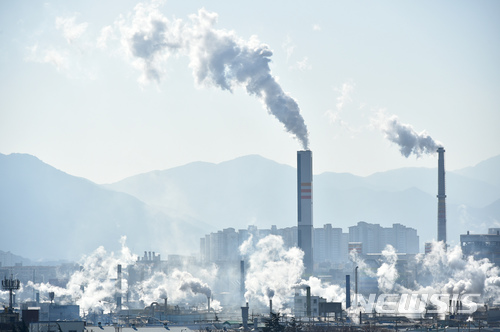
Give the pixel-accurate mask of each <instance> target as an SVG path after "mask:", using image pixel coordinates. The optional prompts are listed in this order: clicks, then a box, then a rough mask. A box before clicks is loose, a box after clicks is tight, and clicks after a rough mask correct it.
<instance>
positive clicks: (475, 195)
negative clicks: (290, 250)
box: [0, 154, 500, 261]
mask: <svg viewBox="0 0 500 332" xmlns="http://www.w3.org/2000/svg"><path fill="white" fill-rule="evenodd" d="M499 169H500V156H497V157H493V158H490V159H488V160H486V161H483V162H481V163H479V164H478V165H476V166H474V167H468V168H465V169H462V170H458V171H453V172H450V171H448V172H447V173H446V188H447V192H446V193H447V213H448V215H447V217H448V221H447V223H448V228H447V233H448V241H449V243H450V244H458V243H459V236H460V234H464V233H465V232H467V231H468V230H470V231H471V232H473V233H485V232H487V228H488V227H497V226H499V225H500V224H499V221H500V176H499V171H498V170H499ZM296 181H297V180H296V170H295V168H293V167H291V166H288V165H282V164H278V163H276V162H274V161H272V160H269V159H265V158H263V157H260V156H258V155H251V156H245V157H240V158H237V159H234V160H230V161H227V162H222V163H219V164H212V163H206V162H194V163H190V164H187V165H184V166H180V167H176V168H171V169H167V170H162V171H152V172H148V173H144V174H139V175H135V176H132V177H129V178H126V179H123V180H121V181H119V182H116V183H113V184H108V185H98V184H95V183H93V182H91V181H89V180H86V179H84V178H79V177H75V176H71V175H69V174H66V173H64V172H62V171H60V170H57V169H55V168H53V167H52V166H50V165H47V164H45V163H43V162H42V161H40V160H39V159H38V158H36V157H34V156H31V155H26V154H10V155H3V154H0V220H1V223H2V225H3V227H2V236H1V242H0V250H3V251H10V252H13V253H15V254H17V255H21V256H23V257H28V258H30V259H32V260H35V261H40V260H54V259H66V260H76V259H78V258H80V257H81V255H82V254H88V253H90V252H91V251H93V250H95V249H96V248H97V247H99V246H104V247H105V248H106V250H109V251H117V250H120V247H121V244H120V243H121V241H123V240H122V237H123V236H126V244H127V246H128V247H129V248H130V249H131V250H132V251H133V252H134V253H137V254H140V253H141V252H142V251H144V250H146V251H156V252H158V253H162V254H196V253H197V252H198V251H199V239H200V238H201V237H203V236H204V235H205V234H207V233H210V232H216V231H218V230H222V229H223V228H228V227H232V228H235V229H242V228H247V227H248V225H256V226H258V227H259V228H270V227H271V225H276V226H277V227H279V228H280V227H290V226H294V225H296V219H297V212H296V210H297V198H296V191H297V187H296V186H297V183H296ZM436 194H437V168H436V169H432V168H402V169H396V170H391V171H386V172H381V173H376V174H373V175H370V176H367V177H360V176H355V175H352V174H349V173H330V172H327V173H322V174H318V175H315V176H314V194H313V201H314V224H315V227H322V226H323V225H324V224H332V226H333V227H341V228H343V230H344V232H347V231H348V227H349V226H353V225H355V224H356V223H357V222H359V221H366V222H369V223H377V224H380V225H382V226H385V227H388V226H389V227H390V226H391V225H392V224H394V223H401V224H403V225H406V226H409V227H413V228H415V229H417V231H418V234H419V236H420V240H421V250H423V243H424V242H426V241H430V240H432V239H433V238H436V232H437V222H436V220H437V198H436Z"/></svg>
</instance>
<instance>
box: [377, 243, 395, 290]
mask: <svg viewBox="0 0 500 332" xmlns="http://www.w3.org/2000/svg"><path fill="white" fill-rule="evenodd" d="M382 257H383V260H384V262H383V263H382V265H380V267H379V268H378V269H377V277H378V279H377V281H378V289H379V291H380V292H383V293H389V292H391V291H393V290H394V285H395V284H396V279H397V278H398V270H397V269H396V262H397V261H398V256H397V254H396V249H394V247H393V246H391V245H390V244H389V245H387V247H386V248H385V249H384V250H382Z"/></svg>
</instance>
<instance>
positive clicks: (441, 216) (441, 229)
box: [437, 147, 446, 249]
mask: <svg viewBox="0 0 500 332" xmlns="http://www.w3.org/2000/svg"><path fill="white" fill-rule="evenodd" d="M444 151H445V150H444V148H443V147H439V148H438V149H437V153H438V194H437V198H438V229H437V232H438V233H437V240H438V241H443V244H444V247H445V249H446V185H445V171H444Z"/></svg>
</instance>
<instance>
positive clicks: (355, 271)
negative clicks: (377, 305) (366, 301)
mask: <svg viewBox="0 0 500 332" xmlns="http://www.w3.org/2000/svg"><path fill="white" fill-rule="evenodd" d="M358 267H359V266H356V269H354V297H355V298H354V307H356V308H357V307H358Z"/></svg>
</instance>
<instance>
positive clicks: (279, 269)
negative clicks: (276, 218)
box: [240, 235, 304, 310]
mask: <svg viewBox="0 0 500 332" xmlns="http://www.w3.org/2000/svg"><path fill="white" fill-rule="evenodd" d="M249 247H250V246H248V245H247V246H246V248H249ZM240 251H241V248H240ZM241 253H242V254H243V255H246V254H250V255H249V258H248V262H249V268H248V270H247V274H246V279H245V287H246V293H245V299H246V300H247V301H250V300H257V301H258V302H260V303H261V304H262V305H267V304H268V301H269V299H270V298H272V300H273V307H274V308H275V309H277V310H280V309H281V308H283V306H284V304H285V303H286V302H287V300H288V298H289V297H290V296H292V295H293V293H294V287H295V286H296V285H297V284H299V283H300V281H301V279H300V277H301V275H302V273H303V272H304V265H303V262H302V259H303V256H304V253H303V252H302V251H301V250H300V249H298V248H290V249H289V250H286V249H285V248H284V244H283V239H282V238H281V237H280V236H276V235H268V236H267V237H265V238H263V239H261V240H260V241H259V242H258V243H257V245H256V249H255V251H254V252H252V253H248V252H245V251H241Z"/></svg>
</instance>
